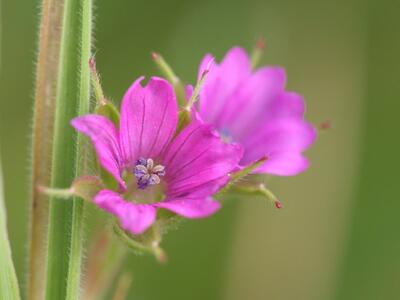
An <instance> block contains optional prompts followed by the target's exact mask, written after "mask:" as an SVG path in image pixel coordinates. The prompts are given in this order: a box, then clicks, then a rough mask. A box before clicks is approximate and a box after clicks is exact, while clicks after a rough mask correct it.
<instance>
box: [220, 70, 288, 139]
mask: <svg viewBox="0 0 400 300" xmlns="http://www.w3.org/2000/svg"><path fill="white" fill-rule="evenodd" d="M285 84H286V75H285V71H284V69H282V68H279V67H264V68H261V69H259V70H258V71H257V72H255V73H254V74H252V75H251V76H249V77H247V78H246V79H244V80H243V81H242V82H241V83H240V84H239V87H238V89H237V90H236V93H235V95H233V96H232V98H231V99H230V100H228V101H229V105H227V106H226V107H225V108H224V113H223V114H221V115H220V117H219V119H218V120H217V121H216V123H215V125H216V126H217V127H218V129H222V130H225V131H227V132H228V133H229V134H230V135H231V136H232V137H233V139H234V140H236V141H240V140H241V138H242V137H243V136H246V135H248V134H249V133H251V132H252V131H253V130H254V129H255V127H257V126H258V125H259V124H260V123H264V122H266V121H268V120H269V119H270V118H271V113H272V112H273V111H272V110H271V106H273V104H274V102H276V100H280V95H282V94H283V92H284V88H285ZM280 102H282V101H280ZM284 108H285V109H287V110H289V107H286V106H285V107H284Z"/></svg>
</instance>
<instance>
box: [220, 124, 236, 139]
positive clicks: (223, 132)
mask: <svg viewBox="0 0 400 300" xmlns="http://www.w3.org/2000/svg"><path fill="white" fill-rule="evenodd" d="M219 135H220V137H221V139H222V141H223V142H225V143H232V141H233V138H232V136H231V133H230V131H229V129H228V128H226V127H223V128H221V129H220V130H219Z"/></svg>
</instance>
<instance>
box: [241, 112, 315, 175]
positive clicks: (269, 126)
mask: <svg viewBox="0 0 400 300" xmlns="http://www.w3.org/2000/svg"><path fill="white" fill-rule="evenodd" d="M315 138H316V130H315V128H314V127H312V126H311V125H310V124H308V123H306V122H304V121H302V120H293V119H282V120H277V121H274V122H269V123H266V124H265V125H264V126H262V127H261V128H259V129H258V130H256V131H255V132H254V133H253V134H252V135H250V136H249V137H248V138H247V139H246V140H245V141H244V142H243V145H244V147H245V148H246V149H247V151H246V152H245V155H244V157H243V159H242V161H241V162H240V164H241V165H247V164H249V163H251V162H253V161H255V160H257V159H259V158H260V157H262V156H267V157H268V160H267V162H266V163H265V165H264V166H263V167H261V168H260V169H259V170H258V171H259V172H261V171H265V172H268V173H271V174H276V175H282V176H287V175H295V174H297V173H299V172H301V171H302V170H304V169H306V168H307V166H308V163H307V160H306V159H305V158H303V157H302V155H301V152H302V151H304V150H305V149H307V148H308V147H309V146H310V145H311V144H312V143H313V142H314V141H315ZM286 160H287V161H286Z"/></svg>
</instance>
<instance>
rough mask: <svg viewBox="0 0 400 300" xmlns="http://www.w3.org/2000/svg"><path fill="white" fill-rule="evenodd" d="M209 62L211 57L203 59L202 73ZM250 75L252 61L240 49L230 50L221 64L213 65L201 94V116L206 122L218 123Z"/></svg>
mask: <svg viewBox="0 0 400 300" xmlns="http://www.w3.org/2000/svg"><path fill="white" fill-rule="evenodd" d="M207 60H208V61H209V56H206V57H205V58H204V59H203V62H202V64H201V66H200V72H201V70H202V68H203V69H204V68H205V66H206V63H207ZM200 72H199V73H200ZM200 74H201V73H200ZM250 74H251V63H250V59H249V57H248V55H247V54H246V52H245V51H244V50H243V49H241V48H238V47H236V48H232V49H231V50H229V52H228V53H227V54H226V56H225V58H224V59H223V61H222V62H221V64H219V65H218V64H216V63H213V65H212V68H211V70H210V72H209V73H208V74H207V77H206V80H205V82H204V85H203V88H202V90H201V92H200V114H201V115H202V116H203V118H204V120H205V121H206V122H208V123H213V124H215V123H216V122H217V120H218V118H219V117H220V116H221V114H222V113H223V112H224V109H225V108H226V107H228V106H229V105H230V101H231V99H232V97H234V95H235V94H236V93H237V89H238V88H240V84H241V82H242V81H243V80H244V79H246V78H247V77H248V76H249V75H250Z"/></svg>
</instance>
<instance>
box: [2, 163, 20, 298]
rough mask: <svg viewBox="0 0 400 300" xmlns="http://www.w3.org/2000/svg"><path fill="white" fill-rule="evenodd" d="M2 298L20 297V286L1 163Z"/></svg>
mask: <svg viewBox="0 0 400 300" xmlns="http://www.w3.org/2000/svg"><path fill="white" fill-rule="evenodd" d="M0 266H1V267H0V299H7V300H17V299H20V295H19V287H18V281H17V276H16V274H15V268H14V264H13V261H12V256H11V248H10V242H9V240H8V234H7V214H6V207H5V203H4V192H3V177H2V170H1V164H0Z"/></svg>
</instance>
